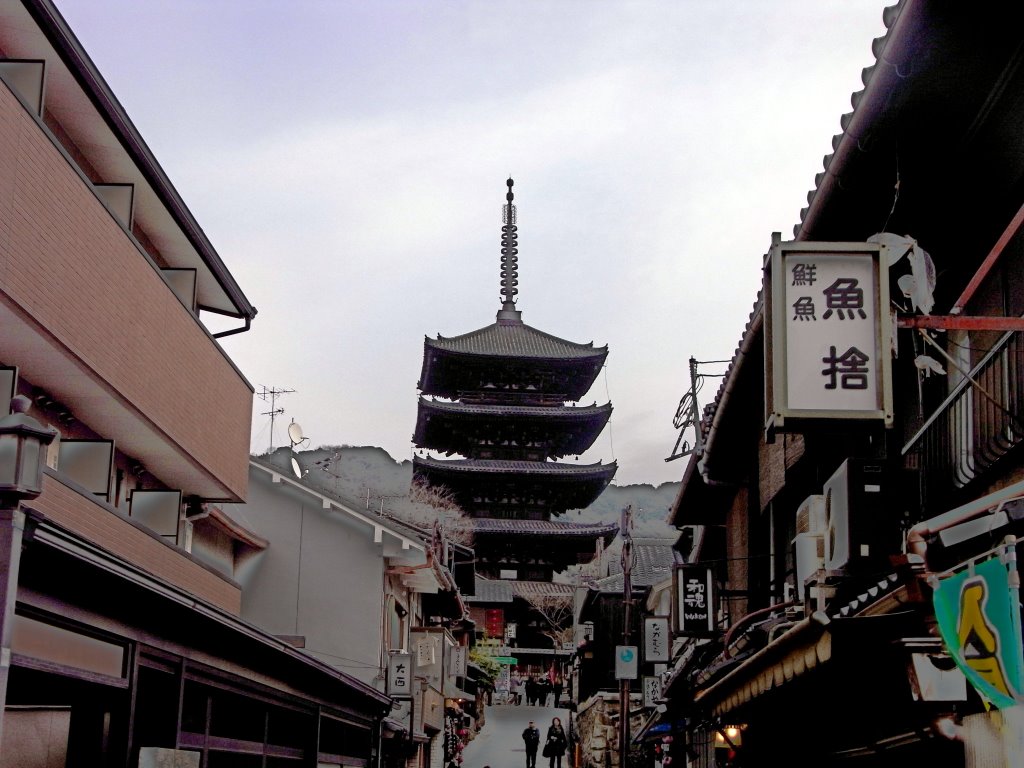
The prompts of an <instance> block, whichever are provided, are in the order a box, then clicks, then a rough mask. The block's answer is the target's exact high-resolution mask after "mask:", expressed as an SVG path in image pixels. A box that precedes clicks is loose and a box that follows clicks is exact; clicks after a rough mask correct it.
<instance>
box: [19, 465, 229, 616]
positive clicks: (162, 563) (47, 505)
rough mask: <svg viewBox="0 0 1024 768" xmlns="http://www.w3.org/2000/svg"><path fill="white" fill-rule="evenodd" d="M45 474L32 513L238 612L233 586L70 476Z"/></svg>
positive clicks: (216, 604) (193, 592)
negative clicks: (34, 512) (40, 492)
mask: <svg viewBox="0 0 1024 768" xmlns="http://www.w3.org/2000/svg"><path fill="white" fill-rule="evenodd" d="M44 472H45V474H44V475H43V493H42V495H40V496H39V498H37V499H34V500H33V501H31V502H29V503H28V506H30V507H31V508H32V509H34V510H36V511H37V512H40V513H42V514H43V515H45V516H46V517H47V518H48V519H49V520H51V521H53V522H54V523H56V524H57V525H60V526H62V527H64V528H67V529H68V530H69V531H71V532H72V533H74V534H76V535H77V536H81V537H82V538H85V539H87V540H88V541H89V542H91V543H93V544H96V545H98V546H99V547H101V548H102V549H104V550H106V551H107V552H109V553H111V554H113V555H115V556H116V557H118V558H121V559H122V560H124V561H126V562H128V563H130V564H131V565H132V566H134V567H138V568H141V569H143V570H145V571H147V572H148V573H149V574H151V575H152V576H155V577H156V578H157V579H159V580H161V581H163V582H166V583H168V584H171V585H173V586H175V587H178V588H179V589H183V590H185V591H187V592H189V593H190V594H192V595H195V596H196V597H199V598H200V599H202V600H205V601H206V602H208V603H211V604H213V605H215V606H217V607H218V608H221V609H223V610H225V611H228V612H229V613H232V614H234V615H238V614H239V612H240V611H241V603H242V591H241V587H240V586H239V585H238V584H237V583H235V582H234V581H232V580H231V579H229V578H227V577H225V576H224V575H222V574H220V573H218V572H217V571H216V570H215V569H214V568H211V567H210V566H208V565H205V564H203V563H202V562H201V561H200V560H199V559H198V558H196V557H194V556H192V555H190V554H188V553H187V552H185V550H183V549H181V548H179V547H177V546H175V545H174V543H173V542H170V541H168V540H167V538H166V537H162V536H161V535H160V534H159V533H158V532H156V531H153V530H152V529H151V528H150V527H149V526H148V525H147V524H145V522H139V521H138V520H133V519H131V518H129V517H127V516H125V515H124V514H122V513H121V512H119V511H118V510H117V509H116V508H115V507H113V506H111V505H110V504H109V503H107V502H106V501H104V500H103V498H102V497H99V496H97V495H95V494H94V493H92V492H91V490H90V489H89V488H86V487H83V486H81V485H79V484H78V483H77V482H76V481H75V480H74V479H73V478H71V477H68V476H67V475H65V474H63V473H61V472H57V471H54V470H52V469H50V468H46V469H45V470H44Z"/></svg>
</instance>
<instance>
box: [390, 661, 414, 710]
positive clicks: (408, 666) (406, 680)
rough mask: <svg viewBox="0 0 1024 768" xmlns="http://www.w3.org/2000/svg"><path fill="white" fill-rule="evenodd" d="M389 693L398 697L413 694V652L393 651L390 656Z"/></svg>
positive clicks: (406, 696)
mask: <svg viewBox="0 0 1024 768" xmlns="http://www.w3.org/2000/svg"><path fill="white" fill-rule="evenodd" d="M387 694H388V696H392V697H394V698H396V699H402V698H409V697H411V696H412V654H411V653H393V654H391V655H390V656H389V657H388V679H387Z"/></svg>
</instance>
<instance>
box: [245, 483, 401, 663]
mask: <svg viewBox="0 0 1024 768" xmlns="http://www.w3.org/2000/svg"><path fill="white" fill-rule="evenodd" d="M244 511H245V520H246V524H247V526H248V527H250V528H251V529H252V530H254V531H255V532H256V533H258V534H259V535H260V536H262V537H263V538H265V539H267V540H268V541H269V542H270V546H269V547H267V549H266V550H265V551H263V552H260V553H258V554H256V555H254V556H252V557H251V558H249V559H247V561H246V562H245V563H244V564H243V565H241V566H240V567H239V568H238V570H237V571H236V573H235V578H236V579H237V580H238V581H239V582H240V583H241V584H242V618H243V619H246V620H247V621H251V622H253V623H254V624H256V625H257V626H259V627H261V628H262V629H264V630H265V631H267V632H270V633H271V634H275V635H299V636H302V637H304V638H305V644H306V646H305V647H306V651H308V652H310V653H313V654H314V655H316V656H318V657H320V658H321V659H322V660H323V661H324V662H326V663H328V664H331V665H334V666H336V667H339V668H340V669H343V670H344V671H345V672H347V673H349V674H350V675H353V676H354V677H357V678H359V679H360V680H363V681H364V682H367V683H372V682H373V678H374V677H375V676H376V675H377V674H378V671H379V669H380V666H379V665H380V649H381V644H382V642H383V638H382V636H381V625H382V617H381V613H382V610H383V605H382V604H383V594H384V587H383V583H384V581H383V580H384V560H383V557H382V553H381V546H380V545H379V544H374V542H373V530H372V529H371V528H370V527H368V526H367V525H366V524H365V523H362V522H360V521H358V520H356V519H354V518H352V517H350V516H349V515H347V514H344V513H339V512H331V511H329V510H325V509H322V508H321V504H320V502H319V501H318V500H317V499H315V498H314V497H312V496H309V495H307V494H305V493H303V492H302V491H300V490H298V489H295V488H292V487H290V486H288V485H286V484H283V483H280V484H275V483H272V482H271V479H270V477H269V476H268V475H267V474H266V473H264V472H262V471H258V470H257V471H255V472H253V473H252V474H251V475H250V482H249V498H248V502H247V503H246V505H245V506H244ZM229 513H230V508H229Z"/></svg>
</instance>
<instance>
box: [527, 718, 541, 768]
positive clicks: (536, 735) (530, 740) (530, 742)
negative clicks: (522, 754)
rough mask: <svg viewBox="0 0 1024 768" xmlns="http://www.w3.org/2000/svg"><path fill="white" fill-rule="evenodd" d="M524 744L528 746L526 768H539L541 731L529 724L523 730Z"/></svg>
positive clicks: (531, 723) (531, 722)
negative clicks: (538, 756) (538, 753)
mask: <svg viewBox="0 0 1024 768" xmlns="http://www.w3.org/2000/svg"><path fill="white" fill-rule="evenodd" d="M523 744H525V745H526V768H537V747H539V746H540V729H539V728H537V726H536V725H534V724H533V720H531V721H530V722H529V724H528V725H527V726H526V728H525V729H524V730H523Z"/></svg>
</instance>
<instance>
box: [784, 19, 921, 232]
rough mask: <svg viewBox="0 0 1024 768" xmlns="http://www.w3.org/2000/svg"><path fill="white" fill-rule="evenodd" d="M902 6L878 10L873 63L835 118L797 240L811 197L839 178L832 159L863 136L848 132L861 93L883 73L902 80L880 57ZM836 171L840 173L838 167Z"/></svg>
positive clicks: (799, 228)
mask: <svg viewBox="0 0 1024 768" xmlns="http://www.w3.org/2000/svg"><path fill="white" fill-rule="evenodd" d="M906 5H907V3H906V0H899V2H898V3H895V4H894V5H891V6H889V7H888V8H886V9H884V10H883V11H882V23H883V24H884V25H885V29H886V32H885V34H884V35H882V36H881V37H876V38H875V39H874V40H873V41H872V43H871V52H872V54H873V55H874V57H875V62H874V63H873V64H872V65H871V66H868V67H865V68H864V69H863V70H861V73H860V81H861V83H862V84H863V85H864V88H862V89H861V90H859V91H856V92H855V93H853V95H852V96H850V104H851V106H852V107H853V110H852V111H851V112H847V113H846V114H844V115H843V116H842V117H840V118H839V125H840V127H841V128H842V129H843V130H842V132H841V133H837V134H836V135H835V136H833V137H832V149H833V152H831V153H830V154H827V155H825V156H824V158H822V167H823V170H822V171H821V172H820V173H818V174H817V175H816V176H815V177H814V189H812V190H811V191H810V192H808V193H807V207H805V208H803V209H802V210H801V211H800V223H799V224H797V225H795V226H794V227H793V235H794V237H796V238H797V239H800V238H801V235H802V234H803V230H804V224H805V223H806V221H807V216H808V213H810V211H811V209H812V208H814V206H815V198H816V197H817V196H818V193H819V191H821V189H822V187H823V186H825V185H826V184H825V182H826V181H828V182H829V183H831V181H832V179H837V178H838V176H839V174H834V173H833V172H832V170H831V167H832V162H833V160H834V159H835V158H836V156H837V155H839V154H841V153H845V152H847V151H852V150H853V149H855V148H858V147H859V145H860V142H861V141H862V139H863V137H862V136H860V135H859V134H858V131H856V130H850V127H851V124H852V123H853V121H854V115H855V114H856V113H857V107H858V106H859V105H860V103H861V101H862V100H863V98H864V94H865V92H866V91H867V89H868V86H869V85H870V84H871V81H872V80H874V79H875V78H876V77H880V74H881V73H882V72H884V73H885V75H886V76H888V77H897V78H901V79H902V78H903V77H905V74H901V73H900V64H901V62H899V61H890V60H888V58H886V57H885V56H884V55H883V54H884V52H885V49H886V44H887V43H888V41H889V37H890V32H891V31H892V29H893V27H894V26H895V24H896V22H897V20H898V19H899V17H900V14H901V13H902V12H903V9H904V7H905V6H906ZM839 166H841V163H838V164H837V168H838V167H839ZM839 170H841V168H839ZM829 177H831V178H829Z"/></svg>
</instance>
